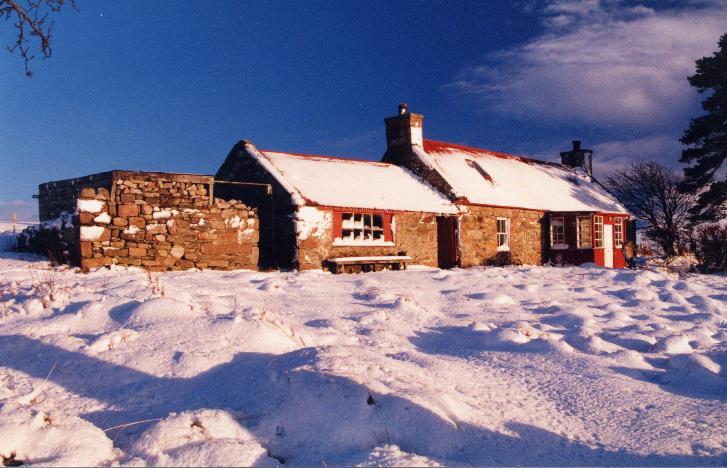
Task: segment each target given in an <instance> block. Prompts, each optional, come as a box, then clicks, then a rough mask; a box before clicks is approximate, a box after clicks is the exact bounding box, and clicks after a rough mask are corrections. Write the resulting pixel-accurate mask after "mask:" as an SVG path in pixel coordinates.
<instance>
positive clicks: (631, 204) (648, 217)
mask: <svg viewBox="0 0 727 468" xmlns="http://www.w3.org/2000/svg"><path fill="white" fill-rule="evenodd" d="M680 182H681V178H680V177H679V176H678V175H677V174H676V173H675V172H673V171H672V170H670V169H668V168H666V167H664V166H662V165H660V164H658V163H656V162H653V161H648V162H633V163H631V165H630V166H629V167H628V168H627V169H621V170H618V171H616V172H615V173H614V174H613V175H612V176H611V177H609V178H608V179H607V180H606V185H607V186H608V188H609V190H610V191H611V192H612V193H613V194H614V195H615V196H616V198H618V199H619V200H620V201H621V203H623V204H624V205H625V206H626V208H628V209H629V211H631V212H632V213H633V214H634V215H635V216H636V217H637V218H638V219H640V220H641V221H642V222H644V223H645V224H646V226H645V229H646V235H647V237H649V238H650V239H651V240H652V241H654V242H655V243H656V244H657V246H658V247H659V249H660V250H661V252H660V253H661V256H662V257H663V258H664V259H665V260H667V261H668V260H669V259H670V258H672V257H674V256H676V255H680V254H682V253H683V251H684V249H685V247H686V245H687V243H688V241H689V237H690V232H691V227H692V226H691V222H690V212H689V210H690V209H691V208H692V207H693V206H694V204H695V202H696V197H695V196H694V195H692V194H689V193H684V192H681V191H680V190H679V184H680Z"/></svg>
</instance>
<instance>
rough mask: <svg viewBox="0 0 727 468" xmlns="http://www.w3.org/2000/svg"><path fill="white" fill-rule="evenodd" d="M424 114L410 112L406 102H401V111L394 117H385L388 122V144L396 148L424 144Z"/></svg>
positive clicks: (388, 146) (386, 122) (389, 146)
mask: <svg viewBox="0 0 727 468" xmlns="http://www.w3.org/2000/svg"><path fill="white" fill-rule="evenodd" d="M423 121H424V116H423V115H421V114H412V113H410V112H409V106H407V105H406V103H401V104H399V111H398V113H397V115H396V116H394V117H387V118H385V119H384V123H385V124H386V146H387V148H396V147H401V146H411V145H418V146H422V145H423V144H424V142H423V136H422V123H423Z"/></svg>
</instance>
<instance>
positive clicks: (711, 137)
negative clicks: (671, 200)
mask: <svg viewBox="0 0 727 468" xmlns="http://www.w3.org/2000/svg"><path fill="white" fill-rule="evenodd" d="M689 83H690V84H691V85H692V86H694V87H696V88H697V89H698V90H699V92H700V93H704V92H705V91H712V93H711V95H709V96H708V97H707V99H705V100H704V101H703V102H702V108H703V109H704V110H705V111H706V112H707V113H706V114H705V115H702V116H700V117H697V118H695V119H692V121H691V123H690V124H689V128H688V129H687V130H686V131H685V132H684V136H683V137H682V138H681V142H682V143H684V144H685V145H687V146H688V148H687V149H685V150H684V151H682V157H681V159H680V161H681V162H684V163H690V164H693V165H692V166H690V167H686V168H684V182H683V183H682V187H681V188H682V190H684V191H685V192H690V193H699V195H700V196H699V198H698V200H697V204H696V206H695V207H694V208H693V209H692V210H691V213H692V219H693V220H694V221H713V220H715V219H718V218H720V217H722V216H724V215H725V211H726V205H727V176H724V175H722V176H721V177H720V176H719V173H718V171H719V170H720V168H721V167H722V165H723V164H724V162H725V159H727V34H724V35H723V36H722V37H721V38H720V39H719V50H717V51H716V52H715V53H714V54H713V55H712V56H711V57H710V56H707V57H702V58H701V59H699V60H697V73H696V74H694V75H692V76H690V77H689ZM719 179H722V180H719Z"/></svg>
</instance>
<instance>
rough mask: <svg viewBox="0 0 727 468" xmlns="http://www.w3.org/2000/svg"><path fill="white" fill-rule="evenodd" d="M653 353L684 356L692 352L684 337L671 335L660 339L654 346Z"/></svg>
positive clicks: (686, 338) (687, 340) (687, 339)
mask: <svg viewBox="0 0 727 468" xmlns="http://www.w3.org/2000/svg"><path fill="white" fill-rule="evenodd" d="M654 351H656V352H659V353H665V354H684V353H691V352H692V351H694V349H692V346H691V345H690V344H689V338H688V337H687V336H686V335H671V336H667V337H666V338H662V339H661V340H659V341H657V342H656V344H655V345H654Z"/></svg>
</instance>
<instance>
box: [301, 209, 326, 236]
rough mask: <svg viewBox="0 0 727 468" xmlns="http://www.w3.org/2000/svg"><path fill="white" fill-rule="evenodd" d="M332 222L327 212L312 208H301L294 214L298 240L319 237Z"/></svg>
mask: <svg viewBox="0 0 727 468" xmlns="http://www.w3.org/2000/svg"><path fill="white" fill-rule="evenodd" d="M332 222H333V219H332V216H331V213H330V212H329V211H322V210H318V209H316V208H315V207H312V206H301V207H300V208H298V210H297V211H296V214H295V231H296V234H297V235H298V238H299V239H301V240H302V239H308V238H309V237H311V236H313V237H320V236H321V234H323V233H324V232H325V231H326V230H327V229H328V228H330V227H331V223H332Z"/></svg>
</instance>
